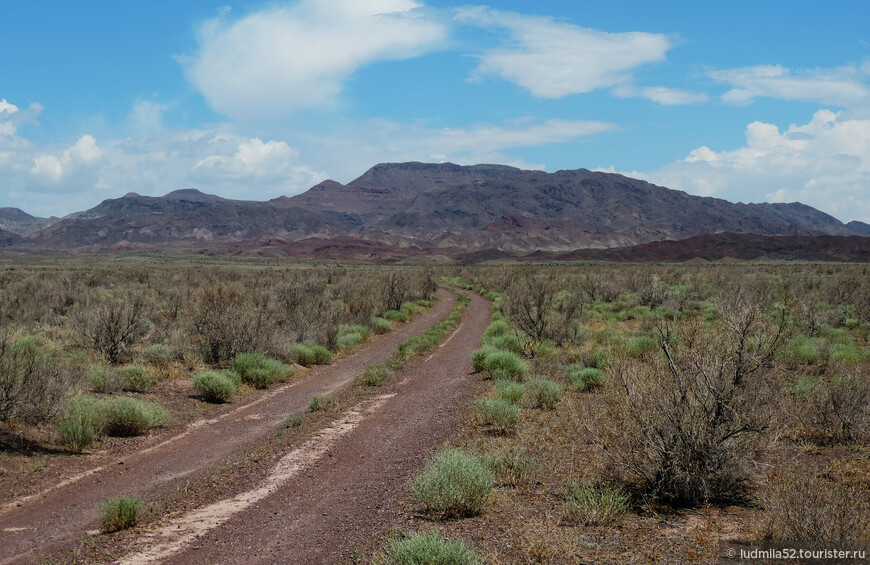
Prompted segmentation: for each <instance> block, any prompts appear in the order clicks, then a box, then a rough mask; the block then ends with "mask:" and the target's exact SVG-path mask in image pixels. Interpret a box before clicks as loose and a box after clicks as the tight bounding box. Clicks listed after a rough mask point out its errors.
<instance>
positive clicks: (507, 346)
mask: <svg viewBox="0 0 870 565" xmlns="http://www.w3.org/2000/svg"><path fill="white" fill-rule="evenodd" d="M483 343H484V345H491V346H492V347H495V348H496V349H500V350H502V351H510V352H511V353H516V354H517V355H522V354H523V346H522V344H521V343H520V340H519V338H518V337H517V336H516V334H513V333H509V334H504V335H497V336H494V337H490V338H484V340H483Z"/></svg>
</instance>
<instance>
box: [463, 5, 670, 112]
mask: <svg viewBox="0 0 870 565" xmlns="http://www.w3.org/2000/svg"><path fill="white" fill-rule="evenodd" d="M456 18H457V20H458V21H460V22H463V23H467V24H471V25H475V26H480V27H488V28H493V29H498V30H506V31H507V33H508V35H509V36H510V39H511V44H510V45H508V46H505V47H501V48H496V49H492V50H489V51H485V52H483V53H482V54H480V55H478V58H479V59H480V64H479V65H478V67H477V69H476V70H475V72H474V75H473V77H472V78H474V79H481V78H483V77H486V76H490V75H495V76H499V77H501V78H503V79H505V80H508V81H510V82H513V83H515V84H517V85H519V86H521V87H522V88H524V89H526V90H528V91H529V92H531V93H532V94H533V95H535V96H539V97H541V98H562V97H565V96H568V95H570V94H579V93H584V92H591V91H593V90H596V89H599V88H611V87H614V86H620V85H626V84H630V83H631V82H632V76H633V73H634V71H635V69H637V68H638V67H640V66H642V65H645V64H649V63H657V62H661V61H664V60H665V58H666V53H667V52H668V50H669V49H670V48H671V47H672V46H673V42H672V41H671V39H669V38H668V37H667V36H666V35H662V34H657V33H644V32H629V33H605V32H602V31H597V30H593V29H587V28H582V27H578V26H575V25H572V24H568V23H565V22H561V21H558V20H556V19H553V18H548V17H536V16H527V15H522V14H516V13H511V12H502V11H498V10H493V9H491V8H487V7H484V6H474V7H466V8H460V9H459V10H458V11H457V16H456Z"/></svg>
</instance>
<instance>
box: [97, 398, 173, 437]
mask: <svg viewBox="0 0 870 565" xmlns="http://www.w3.org/2000/svg"><path fill="white" fill-rule="evenodd" d="M98 407H99V408H98V410H99V416H100V417H99V420H101V422H102V428H103V430H104V431H105V433H107V434H108V435H110V436H121V437H126V436H138V435H142V434H144V433H145V432H147V431H148V430H150V429H151V428H156V427H159V426H162V425H163V424H165V423H166V422H167V421H168V420H169V413H168V412H167V411H166V409H165V408H163V407H162V406H160V405H159V404H155V403H154V402H142V401H141V400H136V399H135V398H127V397H122V398H114V399H112V400H106V401H102V402H100V403H99V405H98Z"/></svg>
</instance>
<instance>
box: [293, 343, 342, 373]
mask: <svg viewBox="0 0 870 565" xmlns="http://www.w3.org/2000/svg"><path fill="white" fill-rule="evenodd" d="M291 355H292V356H293V360H294V361H296V362H297V363H299V364H300V365H303V366H305V367H311V366H312V365H326V364H327V363H329V362H330V361H332V351H330V350H328V349H327V348H325V347H323V346H322V345H317V344H314V343H307V342H306V343H297V344H294V345H293V349H292V350H291Z"/></svg>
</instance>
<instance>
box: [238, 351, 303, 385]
mask: <svg viewBox="0 0 870 565" xmlns="http://www.w3.org/2000/svg"><path fill="white" fill-rule="evenodd" d="M230 365H231V366H232V368H233V370H234V371H235V372H237V373H238V374H239V375H241V377H242V380H243V381H244V382H246V383H248V384H250V385H252V386H254V387H256V388H269V386H270V385H273V384H275V383H277V382H281V381H283V380H284V379H286V378H288V377H290V376H292V375H293V367H290V366H288V365H285V364H284V363H282V362H280V361H278V360H277V359H271V358H269V357H266V356H265V355H262V354H260V353H239V354H238V355H236V356H235V357H234V358H233V360H232V362H231V363H230Z"/></svg>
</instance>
